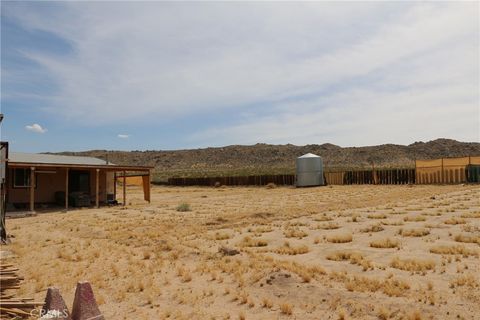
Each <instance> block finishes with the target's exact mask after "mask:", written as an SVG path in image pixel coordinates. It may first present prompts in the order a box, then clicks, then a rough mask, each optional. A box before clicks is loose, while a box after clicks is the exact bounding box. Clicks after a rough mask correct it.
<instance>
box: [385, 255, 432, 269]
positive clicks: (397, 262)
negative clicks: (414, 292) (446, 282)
mask: <svg viewBox="0 0 480 320" xmlns="http://www.w3.org/2000/svg"><path fill="white" fill-rule="evenodd" d="M390 266H391V267H392V268H395V269H400V270H404V271H411V272H423V271H427V270H434V269H435V261H433V260H421V259H400V258H398V257H395V258H393V259H392V261H391V262H390Z"/></svg>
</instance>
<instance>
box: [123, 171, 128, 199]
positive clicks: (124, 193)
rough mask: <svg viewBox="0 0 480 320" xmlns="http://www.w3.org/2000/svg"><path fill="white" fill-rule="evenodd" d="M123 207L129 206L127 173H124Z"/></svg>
mask: <svg viewBox="0 0 480 320" xmlns="http://www.w3.org/2000/svg"><path fill="white" fill-rule="evenodd" d="M123 205H124V206H126V205H127V173H126V172H125V171H123Z"/></svg>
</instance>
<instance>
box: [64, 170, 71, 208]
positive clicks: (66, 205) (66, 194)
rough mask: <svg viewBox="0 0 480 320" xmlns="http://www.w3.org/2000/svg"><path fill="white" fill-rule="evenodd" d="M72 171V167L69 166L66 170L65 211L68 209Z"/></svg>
mask: <svg viewBox="0 0 480 320" xmlns="http://www.w3.org/2000/svg"><path fill="white" fill-rule="evenodd" d="M69 172H70V169H69V168H67V169H66V170H65V211H67V210H68V173H69Z"/></svg>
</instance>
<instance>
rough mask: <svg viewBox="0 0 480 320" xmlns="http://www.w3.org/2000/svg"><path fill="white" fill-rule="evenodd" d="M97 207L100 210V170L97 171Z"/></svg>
mask: <svg viewBox="0 0 480 320" xmlns="http://www.w3.org/2000/svg"><path fill="white" fill-rule="evenodd" d="M95 171H96V174H95V207H96V208H98V207H99V206H100V194H99V193H100V190H99V185H100V169H97V170H95Z"/></svg>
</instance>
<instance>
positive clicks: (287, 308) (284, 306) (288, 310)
mask: <svg viewBox="0 0 480 320" xmlns="http://www.w3.org/2000/svg"><path fill="white" fill-rule="evenodd" d="M280 311H281V312H282V313H283V314H286V315H289V316H290V315H292V313H293V306H292V305H291V304H290V303H286V302H283V303H280Z"/></svg>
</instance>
